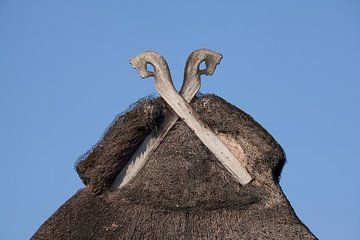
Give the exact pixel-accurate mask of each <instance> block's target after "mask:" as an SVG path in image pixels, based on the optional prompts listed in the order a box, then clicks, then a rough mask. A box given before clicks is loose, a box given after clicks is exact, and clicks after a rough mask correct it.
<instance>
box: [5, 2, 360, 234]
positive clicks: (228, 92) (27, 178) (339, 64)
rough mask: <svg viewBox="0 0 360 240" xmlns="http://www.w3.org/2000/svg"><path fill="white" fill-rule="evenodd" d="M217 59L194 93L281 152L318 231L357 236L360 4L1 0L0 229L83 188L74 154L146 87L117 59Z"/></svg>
mask: <svg viewBox="0 0 360 240" xmlns="http://www.w3.org/2000/svg"><path fill="white" fill-rule="evenodd" d="M204 47H205V48H209V49H212V50H215V51H218V52H220V53H222V54H223V55H224V58H223V60H222V62H221V65H219V67H218V68H217V70H216V73H215V75H214V76H212V77H210V78H208V77H205V78H203V81H202V83H203V85H202V89H201V92H203V93H208V92H210V93H215V94H217V95H219V96H221V97H223V98H225V99H226V100H228V101H229V102H231V103H233V104H235V105H236V106H238V107H239V108H241V109H243V110H244V111H246V112H248V113H249V114H251V115H252V116H253V117H254V118H255V119H256V120H257V121H258V122H259V123H260V124H262V125H263V126H264V127H265V128H266V129H267V130H268V131H269V132H270V133H271V134H272V135H273V136H274V137H275V138H276V139H277V141H278V142H279V143H280V144H281V145H282V146H283V148H284V149H285V152H286V155H287V160H288V163H287V165H286V166H285V168H284V170H283V174H282V178H281V186H282V187H283V189H284V191H285V193H286V195H287V197H288V198H289V200H290V202H291V204H292V206H293V207H294V208H295V210H296V213H297V214H298V215H299V217H300V218H301V219H302V220H303V221H304V223H305V224H306V225H307V226H308V227H309V228H310V229H311V230H312V231H313V232H314V233H315V234H316V235H317V236H318V237H319V238H320V239H360V207H359V205H360V187H359V185H360V184H359V183H360V180H359V169H360V162H359V160H360V159H359V156H360V143H359V136H360V127H359V124H360V112H359V104H360V83H359V81H360V2H359V1H355V0H354V1H349V0H341V1H340V0H339V1H331V0H323V1H321V0H320V1H314V0H305V1H289V0H288V1H265V0H264V1H256V0H255V1H212V0H207V1H185V0H183V1H134V0H133V1H130V0H129V1H84V0H83V1H16V0H15V1H10V0H0V134H1V138H0V161H1V167H0V189H1V198H0V239H7V240H11V239H16V240H18V239H28V238H30V236H31V235H32V234H33V233H34V232H35V231H36V230H37V228H38V227H39V226H40V224H42V223H43V222H44V221H45V220H46V219H47V218H48V217H49V216H50V215H51V214H52V213H53V212H54V211H55V210H56V209H57V208H58V207H59V206H60V205H61V204H62V203H64V201H65V200H67V199H68V198H70V197H71V196H72V195H73V194H74V193H75V192H76V191H77V190H78V189H80V188H81V187H83V184H82V183H81V181H80V179H79V177H78V176H77V174H76V172H75V171H74V163H75V161H76V159H77V157H79V156H80V155H82V154H83V153H84V152H86V151H87V150H88V149H89V148H90V147H91V146H92V145H93V144H95V143H96V142H97V141H98V139H99V138H100V137H101V135H102V133H103V131H104V130H105V129H106V127H107V126H108V124H110V123H111V121H112V120H113V119H114V117H115V116H116V115H117V114H119V113H121V112H122V111H124V110H126V109H127V107H128V106H129V105H130V104H132V103H133V102H135V101H136V100H138V99H139V98H141V97H144V96H146V95H149V94H154V93H156V91H155V88H154V86H153V81H151V80H141V79H140V77H139V75H138V73H137V72H136V71H135V70H134V69H132V67H131V66H130V64H129V63H128V59H130V58H131V57H133V56H135V55H137V54H139V53H141V52H142V51H144V50H156V51H158V52H160V53H161V54H163V55H164V56H165V58H166V59H167V62H168V64H169V65H170V69H171V72H172V77H173V80H174V83H175V85H176V86H177V87H178V86H179V85H181V81H182V74H183V67H184V64H185V60H186V58H187V56H188V54H189V53H190V52H191V51H193V50H196V49H198V48H204Z"/></svg>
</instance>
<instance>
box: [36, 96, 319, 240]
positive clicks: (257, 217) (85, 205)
mask: <svg viewBox="0 0 360 240" xmlns="http://www.w3.org/2000/svg"><path fill="white" fill-rule="evenodd" d="M192 105H193V107H194V109H195V110H196V111H197V112H198V113H199V114H200V116H201V117H202V119H203V120H204V121H205V122H206V123H207V124H208V125H209V126H210V127H211V128H213V129H214V130H215V131H216V132H217V133H218V134H221V135H223V136H226V137H228V138H229V139H233V140H235V141H236V142H237V143H238V144H239V145H240V146H241V148H242V149H243V150H244V153H245V156H246V167H247V168H248V170H249V172H250V173H251V174H252V175H253V176H254V178H255V179H254V180H253V181H252V182H251V183H249V184H248V185H246V186H241V185H240V184H239V183H237V182H236V181H235V180H234V179H233V178H232V177H231V175H230V173H228V172H227V171H226V170H225V169H224V168H223V167H222V166H221V165H220V164H219V161H218V160H217V159H216V158H215V157H214V156H213V155H212V153H210V152H209V150H208V149H207V148H206V147H205V146H204V145H203V144H202V143H201V141H200V140H199V139H198V138H197V137H196V135H194V133H192V132H191V130H190V129H189V128H188V127H187V126H186V125H185V124H184V123H183V122H182V121H178V122H177V123H176V124H175V126H174V127H173V128H172V130H170V132H169V133H168V135H167V136H166V137H165V139H164V141H163V142H162V143H161V144H160V146H159V147H158V149H157V150H156V151H155V152H154V154H153V155H152V156H151V158H150V159H149V161H148V162H147V163H146V164H145V166H144V167H143V169H141V170H140V172H139V174H138V175H137V176H136V177H135V178H134V179H133V180H132V181H131V182H130V183H129V184H128V185H127V186H125V187H124V188H122V189H120V190H119V189H112V188H111V187H110V184H111V181H112V180H113V179H114V178H115V176H116V173H118V172H119V170H120V169H121V168H122V167H123V166H124V164H125V163H126V161H127V160H128V159H129V157H130V155H131V153H132V152H133V151H134V150H135V149H136V147H137V146H138V145H139V144H140V142H141V139H143V138H144V137H145V135H146V134H147V133H148V132H149V131H151V129H155V128H156V126H158V124H160V122H161V119H162V117H161V116H162V115H163V113H164V111H169V110H168V109H167V108H166V107H165V104H164V103H163V102H162V101H161V100H160V99H154V100H147V101H145V102H142V103H140V104H138V105H137V106H136V107H135V108H134V109H133V110H131V111H129V112H128V113H126V114H125V115H123V116H121V117H120V118H119V119H118V120H117V121H116V122H115V123H114V124H113V125H112V127H110V129H109V130H108V132H107V133H106V134H105V136H104V138H103V140H102V141H100V142H99V144H98V145H97V146H96V147H95V148H94V150H93V151H92V152H91V153H90V154H89V155H88V156H87V158H86V159H84V160H83V161H80V162H79V163H78V165H77V171H78V173H79V175H80V177H81V178H82V180H83V181H84V183H85V184H86V185H87V186H86V188H84V189H82V190H80V191H79V192H78V193H76V194H75V195H74V196H73V197H72V198H71V199H70V200H68V201H67V202H66V203H65V204H64V205H63V206H62V207H60V208H59V209H58V210H57V212H55V213H54V214H53V215H52V216H51V217H50V218H49V219H48V220H47V221H46V222H45V223H44V224H43V225H42V226H41V227H40V229H39V230H38V231H37V232H36V233H35V235H34V236H33V239H316V238H315V237H314V236H313V235H312V234H311V232H310V231H309V230H308V229H307V228H306V226H304V225H303V224H302V223H301V221H300V220H299V219H298V218H297V217H296V215H295V213H294V211H293V209H292V208H291V206H290V204H289V202H288V201H287V199H286V197H285V196H284V194H283V192H282V190H281V188H280V186H279V185H278V179H279V176H280V173H281V169H282V167H283V165H284V162H285V155H284V153H283V150H282V149H281V147H280V146H279V145H278V144H277V142H276V141H275V140H274V139H273V138H272V136H271V135H270V134H269V133H268V132H267V131H266V130H265V129H263V128H262V127H261V126H260V125H259V124H258V123H256V122H255V121H254V120H253V119H252V118H251V117H250V116H249V115H247V114H246V113H244V112H242V111H241V110H239V109H237V108H236V107H234V106H232V105H231V104H229V103H227V102H226V101H224V100H222V99H221V98H219V97H216V96H214V95H204V96H202V97H200V98H197V99H195V100H194V101H193V103H192ZM149 109H151V110H150V111H149ZM139 126H141V127H140V128H141V129H143V131H142V130H138V131H137V129H139V128H138V127H139ZM108 136H111V137H108ZM119 162H120V163H119Z"/></svg>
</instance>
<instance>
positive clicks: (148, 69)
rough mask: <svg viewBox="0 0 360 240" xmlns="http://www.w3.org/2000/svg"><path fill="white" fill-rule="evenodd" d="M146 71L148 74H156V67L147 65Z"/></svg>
mask: <svg viewBox="0 0 360 240" xmlns="http://www.w3.org/2000/svg"><path fill="white" fill-rule="evenodd" d="M146 70H147V71H148V72H152V73H153V72H154V71H155V70H154V66H153V65H151V64H150V63H147V64H146Z"/></svg>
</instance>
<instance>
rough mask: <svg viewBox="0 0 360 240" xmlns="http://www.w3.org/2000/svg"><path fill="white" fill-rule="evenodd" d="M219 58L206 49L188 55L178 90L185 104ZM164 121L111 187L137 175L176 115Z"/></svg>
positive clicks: (133, 156) (150, 135)
mask: <svg viewBox="0 0 360 240" xmlns="http://www.w3.org/2000/svg"><path fill="white" fill-rule="evenodd" d="M221 58H222V56H221V54H219V53H216V52H213V51H211V50H208V49H199V50H197V51H194V52H192V53H191V54H190V55H189V57H188V60H187V62H186V65H185V74H184V82H183V85H182V87H181V90H180V94H181V95H182V96H183V98H184V99H185V100H186V101H187V102H190V101H191V100H192V99H193V97H194V96H195V95H196V93H197V92H198V91H199V89H200V85H201V81H200V80H201V79H200V76H201V75H202V74H205V75H212V74H213V73H214V71H215V69H216V66H217V65H218V64H219V63H220V60H221ZM203 61H205V64H206V68H205V69H203V70H199V66H200V64H201V62H203ZM164 119H165V120H164V123H163V124H162V125H161V126H160V127H159V129H158V131H157V132H152V133H150V134H149V135H148V136H147V137H146V138H145V139H144V141H143V142H142V143H141V145H140V147H139V148H138V149H137V150H136V152H135V153H134V154H133V155H132V157H131V158H130V160H129V161H128V163H127V164H126V166H125V167H124V168H123V169H122V170H121V172H120V173H119V174H118V176H117V177H116V179H115V181H114V183H113V187H115V188H121V187H123V186H125V185H126V184H127V183H129V181H131V179H133V178H134V177H135V176H136V175H137V174H138V172H139V171H140V169H141V168H142V167H143V166H144V165H145V163H146V161H147V160H148V159H149V158H150V156H151V155H152V153H153V152H154V151H155V149H156V148H157V147H158V146H159V144H160V143H161V141H162V140H163V139H164V137H165V136H166V134H167V133H168V132H169V130H170V129H171V128H172V126H173V125H174V124H175V123H176V121H177V120H178V115H176V114H175V113H169V114H167V116H164Z"/></svg>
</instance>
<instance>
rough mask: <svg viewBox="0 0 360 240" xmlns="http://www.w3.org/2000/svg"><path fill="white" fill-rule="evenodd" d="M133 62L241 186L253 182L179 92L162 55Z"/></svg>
mask: <svg viewBox="0 0 360 240" xmlns="http://www.w3.org/2000/svg"><path fill="white" fill-rule="evenodd" d="M130 62H131V64H132V65H133V66H134V68H136V69H137V70H138V71H139V73H140V76H141V77H142V78H147V77H150V76H153V77H154V79H155V86H156V89H157V91H158V92H159V94H160V95H161V97H162V98H163V99H164V100H165V101H166V102H167V103H168V104H169V106H170V107H171V108H172V109H173V110H174V112H175V113H176V114H177V115H178V116H180V117H181V119H182V120H183V121H184V122H185V123H186V124H187V125H188V126H189V128H190V129H192V131H193V132H194V133H195V134H196V135H197V136H198V137H199V139H200V140H201V141H202V142H203V143H204V145H205V146H206V147H207V148H208V149H209V150H210V151H211V152H212V153H213V154H214V155H215V157H216V158H217V159H218V160H219V161H220V162H221V163H222V165H223V166H224V167H225V168H226V169H227V170H228V171H229V172H230V173H231V174H232V176H233V177H234V178H235V179H236V180H237V181H238V182H239V183H240V184H242V185H245V184H247V183H249V182H250V181H251V180H252V177H251V176H250V174H249V173H248V171H247V170H246V168H245V167H244V166H243V165H242V164H241V162H240V161H239V160H238V159H237V158H236V157H235V156H234V155H233V154H232V152H231V151H230V150H229V149H228V148H227V147H226V145H225V144H224V143H223V142H222V141H221V140H220V139H219V138H218V137H217V135H216V134H215V133H214V132H213V131H212V130H211V129H210V128H209V127H208V126H207V124H206V123H204V122H203V121H202V120H201V118H200V117H199V116H198V114H197V113H196V112H195V111H194V110H193V109H192V108H191V106H190V105H189V103H187V102H186V101H185V100H184V98H182V97H181V96H180V95H179V93H178V92H176V90H175V87H174V85H173V83H172V80H171V76H170V71H169V67H168V65H167V63H166V61H165V59H164V58H163V57H162V56H161V55H160V54H158V53H156V52H151V51H149V52H144V53H142V54H140V55H138V56H136V57H135V58H133V59H132V60H131V61H130ZM147 64H151V65H152V66H153V67H154V72H151V71H148V70H147V68H146V67H147Z"/></svg>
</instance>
